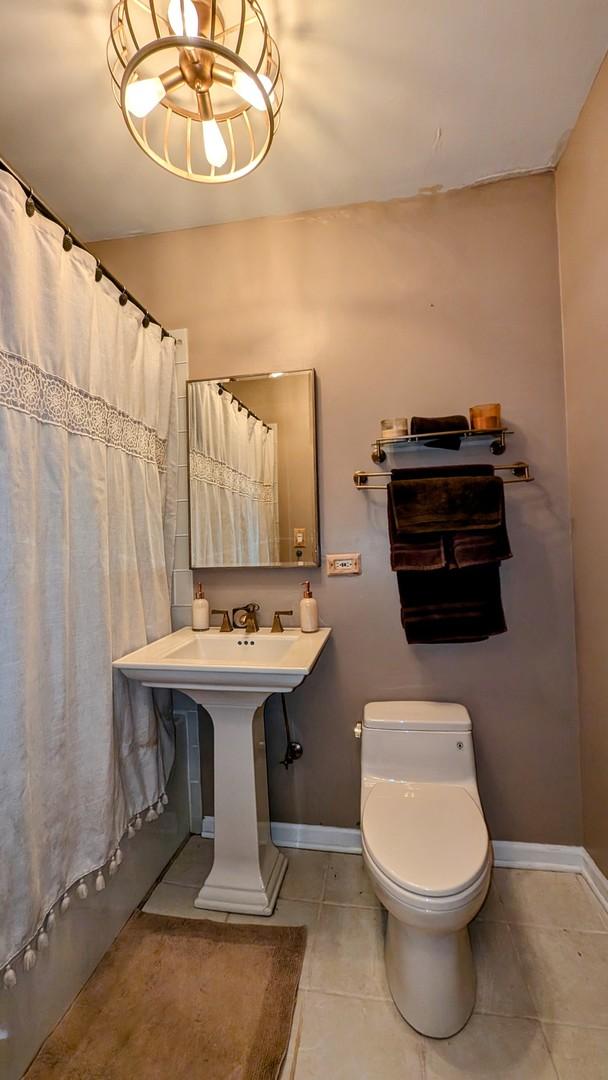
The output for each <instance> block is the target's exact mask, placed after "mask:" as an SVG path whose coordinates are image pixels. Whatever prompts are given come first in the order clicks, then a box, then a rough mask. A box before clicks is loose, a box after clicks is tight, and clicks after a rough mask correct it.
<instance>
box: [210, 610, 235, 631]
mask: <svg viewBox="0 0 608 1080" xmlns="http://www.w3.org/2000/svg"><path fill="white" fill-rule="evenodd" d="M211 614H212V615H222V616H223V617H222V625H221V627H220V634H229V633H230V631H231V630H232V623H231V622H230V615H229V614H228V612H227V611H224V609H223V608H213V609H212V611H211Z"/></svg>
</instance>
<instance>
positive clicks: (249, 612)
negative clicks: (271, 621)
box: [232, 604, 260, 634]
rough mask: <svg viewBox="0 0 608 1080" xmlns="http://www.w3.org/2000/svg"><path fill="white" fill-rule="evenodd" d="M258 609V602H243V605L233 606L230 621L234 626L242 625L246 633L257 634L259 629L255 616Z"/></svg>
mask: <svg viewBox="0 0 608 1080" xmlns="http://www.w3.org/2000/svg"><path fill="white" fill-rule="evenodd" d="M259 610H260V605H259V604H245V605H244V607H237V608H233V609H232V622H233V623H234V625H235V627H236V626H240V627H242V628H243V629H244V630H245V633H246V634H257V632H258V630H259V629H260V625H259V623H258V616H257V612H258V611H259ZM237 616H238V618H237Z"/></svg>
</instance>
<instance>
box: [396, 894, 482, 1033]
mask: <svg viewBox="0 0 608 1080" xmlns="http://www.w3.org/2000/svg"><path fill="white" fill-rule="evenodd" d="M384 958H385V964H386V974H387V978H388V984H389V988H390V991H391V994H392V996H393V999H394V1002H395V1005H396V1006H397V1008H398V1009H399V1012H400V1013H401V1015H402V1016H403V1017H404V1019H405V1020H407V1022H408V1024H410V1025H411V1026H412V1027H413V1028H415V1029H416V1031H419V1032H420V1033H421V1034H422V1035H429V1036H430V1037H431V1038H433V1039H447V1038H448V1037H449V1036H450V1035H455V1034H456V1032H457V1031H460V1029H461V1028H463V1027H464V1025H465V1024H466V1022H467V1020H468V1019H469V1017H470V1015H471V1013H472V1012H473V1007H474V1005H475V968H474V966H473V956H472V953H471V942H470V939H469V931H468V929H467V927H466V926H465V927H464V928H463V929H460V930H456V931H453V932H450V933H441V932H437V931H435V932H429V931H425V930H420V929H418V928H416V927H413V926H408V925H407V924H406V923H404V922H401V921H400V920H399V919H396V918H395V916H394V915H391V914H390V912H389V915H388V923H387V928H386V940H385V950H384Z"/></svg>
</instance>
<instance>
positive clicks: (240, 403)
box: [237, 401, 243, 412]
mask: <svg viewBox="0 0 608 1080" xmlns="http://www.w3.org/2000/svg"><path fill="white" fill-rule="evenodd" d="M237 409H238V411H239V412H242V411H243V402H242V401H239V403H238V406H237Z"/></svg>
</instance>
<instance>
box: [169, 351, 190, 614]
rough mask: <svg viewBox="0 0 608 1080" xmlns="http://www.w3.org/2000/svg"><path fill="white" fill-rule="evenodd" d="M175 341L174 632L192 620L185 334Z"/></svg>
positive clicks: (172, 612) (172, 609)
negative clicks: (177, 440)
mask: <svg viewBox="0 0 608 1080" xmlns="http://www.w3.org/2000/svg"><path fill="white" fill-rule="evenodd" d="M172 333H173V334H175V337H176V339H177V351H176V360H175V368H176V374H177V416H178V432H179V436H178V438H179V443H178V476H177V535H176V538H175V567H174V570H173V598H172V601H173V602H172V607H171V618H172V622H173V629H174V630H179V629H180V627H182V626H190V625H191V621H192V594H193V583H192V571H191V569H190V537H189V532H188V436H187V431H186V382H187V379H188V331H187V330H173V331H172Z"/></svg>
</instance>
